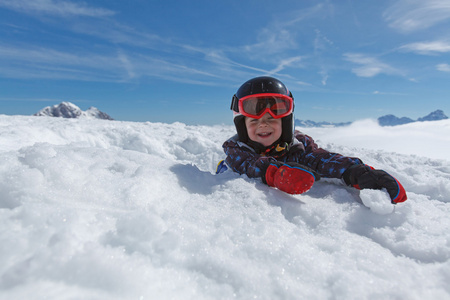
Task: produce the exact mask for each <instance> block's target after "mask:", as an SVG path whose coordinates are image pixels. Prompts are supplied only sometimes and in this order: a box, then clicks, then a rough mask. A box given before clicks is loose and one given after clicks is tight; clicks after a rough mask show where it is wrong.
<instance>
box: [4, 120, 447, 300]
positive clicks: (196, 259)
mask: <svg viewBox="0 0 450 300" xmlns="http://www.w3.org/2000/svg"><path fill="white" fill-rule="evenodd" d="M449 127H450V121H449V120H443V121H436V122H423V123H414V124H407V125H402V126H395V127H388V128H386V127H379V126H378V125H376V122H375V121H370V120H362V121H360V122H356V123H355V124H352V125H351V126H349V127H344V128H299V129H301V130H303V131H304V132H305V133H307V134H309V135H311V136H313V137H314V138H315V139H316V141H317V142H318V143H320V145H321V146H322V147H324V148H326V149H328V150H331V151H335V152H339V153H342V154H345V155H351V156H357V157H360V158H361V159H363V161H364V162H365V163H367V164H370V165H372V166H373V167H375V168H379V169H384V170H386V171H387V172H389V173H391V174H392V175H394V176H395V177H396V178H397V179H398V180H399V181H400V182H401V183H402V184H403V186H404V187H405V189H406V191H407V194H408V197H409V199H408V201H406V202H405V203H402V204H398V205H396V206H393V205H391V204H390V202H389V199H387V198H386V194H385V192H384V191H370V190H363V191H361V192H360V191H357V190H355V189H353V188H348V187H345V186H344V185H342V183H341V182H340V181H339V180H332V179H328V180H321V181H319V182H317V183H316V184H315V185H314V186H313V188H312V189H311V190H310V191H308V192H307V193H305V194H303V195H297V196H292V195H288V194H285V193H283V192H281V191H278V190H276V189H273V188H270V187H268V186H265V185H264V184H262V183H261V182H260V181H259V180H254V179H249V178H247V177H245V176H239V175H237V174H234V173H232V172H226V173H223V174H220V175H213V174H212V173H213V172H214V169H215V166H216V164H217V163H218V162H219V160H221V159H223V158H224V154H223V151H222V148H221V145H222V143H223V141H224V140H225V139H227V138H228V137H230V136H231V135H233V134H234V128H233V127H232V126H228V125H223V126H188V125H185V124H181V123H173V124H164V123H150V122H147V123H135V122H119V121H104V120H95V119H63V118H51V117H26V116H4V115H0V228H1V229H0V245H1V247H0V299H424V298H425V299H450V285H449V284H448V282H450V218H449V215H450V161H449V160H448V156H447V155H448V149H450V147H449V145H450V140H449V131H450V130H449ZM363 203H365V204H366V205H368V206H369V207H371V208H370V209H369V208H367V207H366V206H364V205H363Z"/></svg>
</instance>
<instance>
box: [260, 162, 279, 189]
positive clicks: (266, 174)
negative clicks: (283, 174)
mask: <svg viewBox="0 0 450 300" xmlns="http://www.w3.org/2000/svg"><path fill="white" fill-rule="evenodd" d="M282 165H283V163H282V162H279V161H272V162H270V163H269V165H268V166H267V168H266V169H265V170H264V171H263V173H262V175H261V179H262V181H263V182H264V183H265V184H267V185H268V186H272V187H274V186H275V185H274V183H273V181H274V179H273V178H274V176H275V173H276V171H278V168H279V167H281V166H282Z"/></svg>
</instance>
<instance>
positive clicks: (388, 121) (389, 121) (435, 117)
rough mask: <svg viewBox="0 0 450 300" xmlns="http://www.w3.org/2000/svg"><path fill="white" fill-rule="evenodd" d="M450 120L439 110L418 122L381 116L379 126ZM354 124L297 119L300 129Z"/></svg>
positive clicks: (406, 118) (296, 123)
mask: <svg viewBox="0 0 450 300" xmlns="http://www.w3.org/2000/svg"><path fill="white" fill-rule="evenodd" d="M445 119H448V117H447V116H446V115H445V113H444V111H443V110H441V109H437V110H435V111H433V112H431V113H429V114H428V115H426V116H424V117H422V118H418V119H417V120H413V119H411V118H408V117H400V118H399V117H397V116H395V115H392V114H389V115H384V116H381V117H379V118H378V119H377V121H378V124H380V126H397V125H403V124H408V123H413V122H425V121H439V120H445ZM351 123H352V122H339V123H333V122H326V121H323V122H315V121H311V120H306V121H305V120H299V119H295V126H299V127H341V126H347V125H350V124H351Z"/></svg>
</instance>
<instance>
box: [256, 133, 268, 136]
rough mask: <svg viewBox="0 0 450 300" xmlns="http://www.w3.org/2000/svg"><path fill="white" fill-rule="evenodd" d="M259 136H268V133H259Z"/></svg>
mask: <svg viewBox="0 0 450 300" xmlns="http://www.w3.org/2000/svg"><path fill="white" fill-rule="evenodd" d="M259 135H261V136H268V135H270V132H264V133H260V134H259Z"/></svg>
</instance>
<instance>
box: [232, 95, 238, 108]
mask: <svg viewBox="0 0 450 300" xmlns="http://www.w3.org/2000/svg"><path fill="white" fill-rule="evenodd" d="M231 110H233V111H236V112H239V99H238V97H237V96H236V95H233V98H232V99H231Z"/></svg>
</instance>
